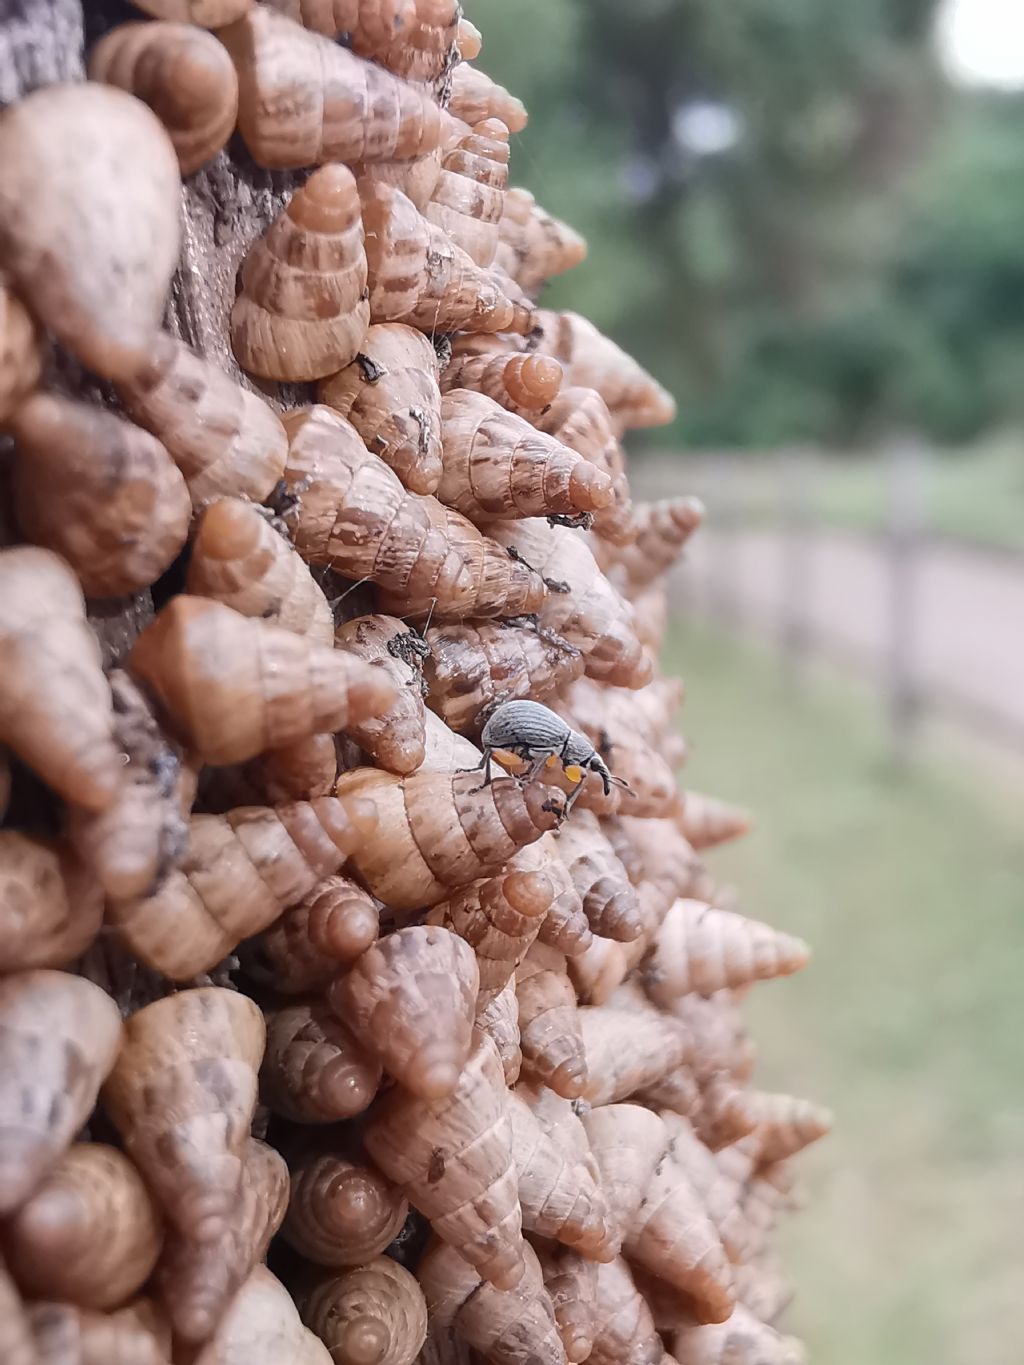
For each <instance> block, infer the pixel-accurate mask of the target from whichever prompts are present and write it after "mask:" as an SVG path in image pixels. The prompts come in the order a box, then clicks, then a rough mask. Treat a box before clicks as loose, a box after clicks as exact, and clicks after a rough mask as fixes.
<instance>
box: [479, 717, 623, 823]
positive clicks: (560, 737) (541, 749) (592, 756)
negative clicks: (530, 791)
mask: <svg viewBox="0 0 1024 1365" xmlns="http://www.w3.org/2000/svg"><path fill="white" fill-rule="evenodd" d="M480 745H481V748H482V749H483V751H484V756H483V758H482V760H481V762H480V767H481V768H483V769H484V786H485V787H486V786H487V785H488V784H489V783H490V781H491V759H492V758H493V756H494V755H495V754H496V753H501V752H504V753H509V754H515V756H516V757H517V758H521V759H524V760H525V761H526V762H528V763H529V764H530V767H529V769H528V770H527V772H526V773H525V774H524V777H523V780H524V781H525V782H529V781H531V780H532V779H533V778H534V777H536V776H537V774H538V773H539V772H540V771H541V769H542V768H543V767H544V766H545V764H546V763H547V762H548V761H549V760H550V759H552V758H556V759H559V760H560V761H561V764H562V771H563V772H564V773H565V774H566V775H567V776H568V777H569V779H570V781H573V782H575V783H576V787H575V788H574V790H573V792H572V794H571V795H570V797H569V800H568V801H567V802H566V806H565V809H566V813H568V812H569V811H571V810H572V807H573V802H574V801H575V800H576V798H577V796H579V794H580V792H581V791H582V790H583V779H584V777H585V775H586V772H587V771H588V770H589V771H590V772H594V773H597V774H598V776H599V777H600V778H601V782H602V784H603V786H604V794H605V796H607V795H608V793H609V792H610V791H611V789H612V783H614V784H615V786H617V787H623V788H625V790H626V791H629V784H628V783H627V782H624V781H623V779H622V778H621V777H615V776H614V774H613V773H610V772H609V771H608V765H607V763H605V761H604V759H603V758H602V757H601V755H600V754H599V753H598V752H597V750H596V749H595V748H594V746H593V745H592V744H591V742H590V740H589V739H587V737H586V735H581V734H580V732H579V731H578V730H573V729H572V727H571V726H569V725H566V723H565V721H564V720H563V719H562V718H561V716H557V715H555V713H554V711H552V710H550V709H549V708H548V707H547V706H542V705H541V703H540V702H539V701H507V702H505V703H504V705H502V706H499V707H498V708H497V710H496V711H494V712H493V713H492V714H491V716H490V717H489V718H488V721H487V724H486V725H485V726H484V728H483V733H482V734H481V736H480ZM630 795H632V793H630Z"/></svg>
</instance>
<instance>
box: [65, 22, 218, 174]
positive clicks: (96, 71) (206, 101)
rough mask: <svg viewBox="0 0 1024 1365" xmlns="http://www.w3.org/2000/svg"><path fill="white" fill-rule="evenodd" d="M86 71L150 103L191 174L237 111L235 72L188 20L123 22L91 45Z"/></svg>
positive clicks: (213, 152) (185, 170)
mask: <svg viewBox="0 0 1024 1365" xmlns="http://www.w3.org/2000/svg"><path fill="white" fill-rule="evenodd" d="M89 75H90V77H91V78H92V79H93V80H94V81H105V82H106V83H107V84H108V85H119V86H120V87H121V89H122V90H127V91H128V92H129V93H130V94H132V95H135V97H136V98H137V99H140V100H142V102H143V104H148V105H149V107H150V108H151V109H152V110H153V112H154V114H156V115H157V117H158V118H159V119H160V122H161V123H162V124H163V125H164V127H165V128H166V129H167V134H168V136H169V137H170V139H171V142H172V143H173V145H174V150H175V152H177V154H178V165H179V166H180V167H181V173H182V175H191V174H192V172H193V171H197V170H198V169H199V167H200V166H204V165H205V164H206V162H207V161H210V160H212V158H213V157H215V156H216V155H217V153H218V152H219V151H220V150H221V148H222V147H223V146H224V144H225V143H226V142H227V140H228V138H229V137H230V136H231V133H232V130H233V129H234V126H235V119H236V117H237V116H238V77H237V76H236V75H235V68H234V65H233V64H232V61H231V58H230V57H229V56H228V54H227V53H226V52H225V51H224V49H223V47H222V46H221V45H220V43H218V42H217V39H216V38H215V37H214V36H213V34H212V33H206V32H204V31H203V30H202V29H201V28H195V27H194V26H193V25H191V24H173V23H159V22H158V23H150V24H121V25H119V26H118V27H117V28H115V29H112V30H111V32H110V33H108V34H107V35H106V37H105V38H103V39H102V41H101V42H99V43H98V44H97V45H96V47H95V48H94V49H93V51H92V55H91V57H90V59H89Z"/></svg>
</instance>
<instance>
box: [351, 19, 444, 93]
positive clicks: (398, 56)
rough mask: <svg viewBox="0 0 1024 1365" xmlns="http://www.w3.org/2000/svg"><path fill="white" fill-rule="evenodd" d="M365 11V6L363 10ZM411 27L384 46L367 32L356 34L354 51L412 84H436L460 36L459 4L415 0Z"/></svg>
mask: <svg viewBox="0 0 1024 1365" xmlns="http://www.w3.org/2000/svg"><path fill="white" fill-rule="evenodd" d="M363 8H365V4H364V6H363ZM413 9H414V15H413V19H412V21H411V22H410V23H408V24H407V25H406V26H405V27H404V28H402V29H401V30H399V31H396V30H394V29H393V30H392V31H391V33H390V34H389V35H388V38H387V40H386V41H384V42H380V41H376V42H374V41H372V39H371V38H370V35H369V34H368V33H367V32H365V31H360V30H358V29H357V30H356V31H355V32H353V34H352V50H353V52H358V53H359V55H360V56H361V57H370V58H372V59H373V60H374V61H375V62H380V64H381V66H386V67H387V69H388V70H389V71H393V72H394V73H395V74H396V75H397V76H404V77H405V78H406V80H410V81H424V82H430V81H436V80H437V79H438V78H439V77H440V76H442V75H443V74H444V71H445V68H446V66H447V65H448V61H449V58H450V54H451V52H452V48H453V46H454V43H455V38H456V34H457V32H458V27H459V20H460V18H461V17H462V10H461V8H460V6H459V0H415V4H414V6H413Z"/></svg>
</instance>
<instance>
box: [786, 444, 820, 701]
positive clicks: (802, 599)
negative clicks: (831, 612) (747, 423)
mask: <svg viewBox="0 0 1024 1365" xmlns="http://www.w3.org/2000/svg"><path fill="white" fill-rule="evenodd" d="M812 468H813V465H812V459H811V454H810V452H809V451H807V450H803V449H799V448H793V449H790V450H784V451H783V452H782V456H781V468H780V471H779V475H780V476H779V492H780V502H781V508H780V517H779V521H780V526H781V530H782V564H781V589H782V593H781V598H780V602H779V649H780V652H781V655H782V668H783V672H784V674H785V677H786V682H787V683H788V685H789V686H790V687H791V688H797V687H799V686H800V684H801V683H802V681H803V676H804V671H805V667H806V663H807V656H808V653H809V651H810V645H811V627H810V622H809V620H808V611H807V604H808V599H809V596H810V588H811V581H812V580H811V516H812V497H811V488H810V484H811V475H812Z"/></svg>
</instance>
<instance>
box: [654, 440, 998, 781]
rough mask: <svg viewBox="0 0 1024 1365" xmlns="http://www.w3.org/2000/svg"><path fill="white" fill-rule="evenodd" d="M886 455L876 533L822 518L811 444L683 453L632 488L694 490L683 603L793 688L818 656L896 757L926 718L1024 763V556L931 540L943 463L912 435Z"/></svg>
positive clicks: (679, 582) (679, 586)
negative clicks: (697, 510)
mask: <svg viewBox="0 0 1024 1365" xmlns="http://www.w3.org/2000/svg"><path fill="white" fill-rule="evenodd" d="M883 458H884V468H883V470H881V471H880V473H881V474H882V476H883V477H882V487H883V488H884V495H885V507H884V513H885V515H884V517H883V518H882V524H881V529H880V531H879V532H878V533H877V534H869V533H866V532H855V531H850V530H844V529H841V528H837V527H836V526H834V525H831V524H829V523H828V522H827V521H826V520H825V519H824V518H823V517H822V516H821V514H820V512H819V509H818V505H817V500H816V489H815V480H816V476H817V473H818V471H820V470H821V468H822V461H821V457H820V455H817V454H816V453H815V452H813V451H800V450H793V451H788V452H781V453H780V454H779V455H777V456H774V457H771V458H765V459H762V460H751V458H750V457H737V456H732V455H729V454H728V453H725V454H721V455H715V456H713V457H712V456H707V457H701V458H698V459H694V458H693V457H689V456H684V457H680V459H679V460H678V461H672V462H666V461H659V462H658V463H657V464H656V465H654V466H650V467H648V468H647V469H646V470H644V469H643V467H641V469H640V470H639V477H638V479H637V483H638V486H639V489H640V493H641V495H642V496H646V497H666V496H672V495H674V494H675V493H677V492H684V491H686V492H690V491H696V492H698V493H699V494H700V496H702V497H703V498H704V499H705V501H706V502H707V504H708V520H707V522H706V524H705V526H704V527H703V528H702V530H701V532H700V534H699V535H698V536H697V537H695V538H694V540H693V542H691V546H692V548H691V549H690V551H689V552H688V556H687V561H686V563H685V564H684V566H682V568H681V570H680V572H679V574H678V575H677V577H676V579H675V581H674V592H675V593H676V594H677V600H679V601H680V602H681V603H685V604H686V606H687V608H688V609H690V610H693V611H695V612H697V613H700V614H703V615H706V616H708V617H710V618H712V619H714V620H715V621H716V622H718V623H719V624H721V625H722V626H723V627H724V628H726V629H728V630H730V631H734V632H738V633H746V634H756V635H758V636H760V637H761V638H763V639H766V640H768V641H770V642H771V643H773V644H774V646H775V648H776V649H777V650H778V653H779V658H780V664H781V666H782V667H783V668H784V669H785V671H786V674H787V677H788V679H789V681H790V684H791V685H792V686H793V687H794V688H799V687H800V686H801V683H802V680H803V678H804V676H805V674H806V672H807V669H808V666H809V665H810V664H811V663H812V662H814V661H815V660H818V659H821V660H831V661H834V662H838V663H840V664H841V666H843V667H844V668H850V667H851V666H852V667H854V668H856V670H857V671H858V672H859V673H860V674H862V675H864V676H866V677H867V678H868V679H869V680H870V681H871V682H872V684H873V685H874V686H875V687H876V688H877V689H878V691H879V693H880V696H881V698H882V700H883V703H884V706H885V712H886V717H887V729H888V736H889V741H890V746H891V752H892V756H893V759H894V761H895V762H896V763H897V764H900V765H903V764H906V763H907V761H908V760H909V758H910V757H911V755H912V752H913V749H914V745H915V741H916V739H917V736H918V734H919V732H920V730H921V727H922V724H923V722H924V721H925V720H926V719H927V718H929V717H930V716H939V717H941V718H943V719H946V720H950V721H953V722H954V723H955V724H957V725H959V726H960V727H962V728H964V729H966V730H968V731H972V732H975V733H978V734H980V735H983V736H984V737H985V738H986V739H988V740H990V741H991V740H995V742H996V743H997V744H999V745H1000V746H1001V747H1003V748H1004V749H1006V750H1008V751H1009V750H1017V751H1018V752H1019V755H1020V757H1021V758H1022V759H1024V556H1015V555H1012V554H1006V553H988V552H986V551H984V550H983V549H980V548H978V547H977V546H966V545H956V544H953V543H951V542H950V541H949V540H948V539H946V538H941V537H936V536H934V535H932V534H931V531H930V528H929V525H928V521H927V516H926V485H927V477H928V473H929V462H930V461H931V460H933V459H934V458H935V457H934V456H933V455H932V453H931V452H930V451H928V450H927V449H926V448H925V447H923V446H921V445H919V444H917V443H916V442H913V441H909V440H908V441H904V442H900V443H894V444H893V445H891V446H890V447H889V449H888V450H887V452H886V453H885V455H884V457H883ZM669 471H670V472H669Z"/></svg>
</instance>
